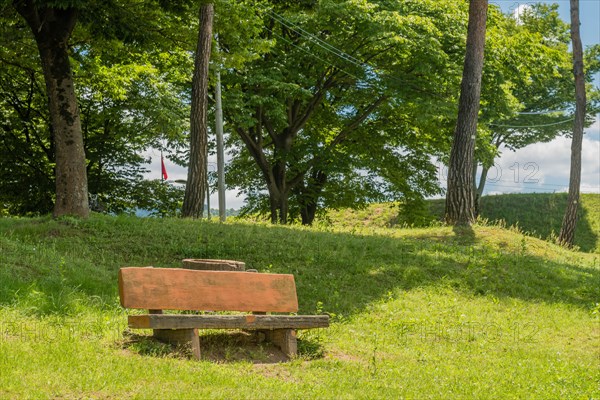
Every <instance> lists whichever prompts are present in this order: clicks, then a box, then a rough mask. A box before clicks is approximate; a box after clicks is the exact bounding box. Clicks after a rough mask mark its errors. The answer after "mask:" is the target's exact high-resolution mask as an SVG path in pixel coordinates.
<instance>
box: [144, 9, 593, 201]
mask: <svg viewBox="0 0 600 400" xmlns="http://www.w3.org/2000/svg"><path fill="white" fill-rule="evenodd" d="M490 3H491V4H496V5H498V6H499V7H500V8H501V9H502V11H504V12H507V13H508V12H514V11H515V10H517V9H519V7H523V6H525V5H527V4H534V3H538V2H535V1H529V2H523V1H521V2H518V1H514V0H492V1H490ZM541 3H557V4H558V5H559V13H560V16H561V18H562V19H563V20H564V21H566V22H569V20H570V16H569V0H559V1H542V2H541ZM579 3H580V5H579V7H580V19H581V28H580V29H581V39H582V41H583V45H584V47H585V46H589V45H593V44H598V43H600V23H599V21H600V0H579ZM595 81H596V85H600V73H599V74H598V76H597V78H596V80H595ZM147 156H149V157H150V158H151V160H152V161H151V164H150V165H149V169H150V171H151V172H150V173H149V174H147V176H146V177H147V178H148V179H159V178H160V176H161V168H160V153H159V151H158V150H152V151H150V152H149V153H148V154H147ZM570 158H571V140H570V139H568V138H564V137H560V138H557V139H555V140H553V141H551V142H548V143H536V144H533V145H529V146H527V147H524V148H522V149H519V150H517V151H514V152H513V151H511V150H508V149H502V148H501V156H500V157H499V158H498V159H496V164H495V167H494V168H492V169H491V170H490V172H489V175H488V179H487V182H486V185H485V187H486V188H485V194H488V195H494V194H503V193H553V192H566V191H567V190H568V187H569V170H570ZM165 165H166V169H167V172H168V174H169V181H171V180H178V179H186V178H187V171H186V169H185V168H182V167H179V166H177V165H175V164H173V163H171V162H170V161H169V160H167V159H166V158H165ZM581 165H582V174H581V192H582V193H600V115H597V116H596V121H595V122H594V124H593V125H592V126H590V127H589V128H587V129H586V130H585V135H584V139H583V151H582V162H581ZM215 169H216V159H215V158H214V157H213V158H211V159H209V171H213V170H215ZM446 173H447V171H446V169H445V167H443V166H442V165H439V174H438V175H439V178H440V184H441V186H442V187H445V182H444V178H445V177H446ZM217 204H218V198H217V194H216V193H214V194H213V195H212V196H211V198H210V205H211V208H217ZM243 204H244V198H243V197H242V196H239V195H238V192H237V191H235V190H228V191H227V192H226V208H235V209H239V208H240V207H241V206H242V205H243Z"/></svg>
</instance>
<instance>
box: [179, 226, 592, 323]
mask: <svg viewBox="0 0 600 400" xmlns="http://www.w3.org/2000/svg"><path fill="white" fill-rule="evenodd" d="M219 230H220V233H219V235H220V237H222V238H226V239H223V241H219V242H215V241H214V239H211V240H210V241H208V240H207V238H208V235H209V234H210V232H209V231H208V230H207V231H204V232H201V233H200V239H199V241H201V242H202V241H203V240H204V242H203V243H204V246H203V247H202V248H198V252H197V253H196V254H191V255H190V256H191V257H199V258H233V259H240V260H243V261H246V263H247V265H248V267H249V268H256V269H258V270H259V271H260V272H278V273H292V274H294V275H295V277H296V285H297V289H298V300H299V302H300V308H301V313H314V312H318V311H319V310H320V309H323V310H325V311H328V312H333V313H336V314H340V313H341V314H344V315H349V314H352V313H354V312H360V311H361V310H362V309H363V308H364V307H365V306H366V305H368V304H369V303H371V302H372V301H374V300H377V299H380V298H382V297H385V296H386V294H387V293H389V292H390V291H393V290H394V289H396V288H400V289H403V290H410V289H413V288H419V287H427V286H431V285H440V284H442V285H449V286H451V287H455V288H457V289H459V290H462V291H465V292H467V293H472V294H476V295H491V296H494V297H496V298H516V299H521V300H525V301H533V302H540V301H541V302H548V303H566V304H573V305H576V306H581V307H586V308H587V307H590V306H591V305H592V304H594V302H596V301H597V283H598V282H599V281H600V270H598V269H597V268H582V267H579V266H578V265H574V264H571V263H569V262H555V261H549V260H547V259H546V258H544V257H538V256H535V255H532V254H530V253H529V252H528V251H527V246H528V242H527V240H526V239H523V240H522V241H521V242H520V243H513V244H512V245H508V244H506V246H505V248H502V244H500V245H495V246H492V245H489V244H485V243H482V241H481V240H479V239H478V238H477V233H476V232H475V231H473V230H472V229H470V228H468V229H466V230H465V229H459V230H456V231H455V233H454V235H450V236H445V237H443V238H442V239H441V240H423V239H421V238H420V237H418V236H416V235H415V236H408V237H404V238H392V237H387V236H366V235H354V234H348V233H333V232H315V231H297V230H291V229H289V228H285V227H271V228H269V230H270V231H271V232H272V235H271V236H270V238H269V240H264V238H262V239H263V240H261V241H254V240H253V239H252V238H253V233H252V232H253V227H252V226H247V225H224V226H221V227H219ZM212 237H213V238H214V236H212ZM225 243H227V244H228V245H227V246H225ZM249 245H252V246H253V247H254V249H253V251H252V252H245V251H244V248H245V246H249ZM273 260H277V261H276V262H274V261H273ZM321 303H322V305H321Z"/></svg>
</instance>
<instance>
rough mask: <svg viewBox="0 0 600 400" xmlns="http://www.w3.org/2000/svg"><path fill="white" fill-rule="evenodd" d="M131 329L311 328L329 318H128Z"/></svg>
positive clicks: (138, 316)
mask: <svg viewBox="0 0 600 400" xmlns="http://www.w3.org/2000/svg"><path fill="white" fill-rule="evenodd" d="M128 318H129V320H128V321H129V327H130V328H132V329H191V328H198V329H251V330H255V329H264V330H271V329H311V328H326V327H328V326H329V316H328V315H189V314H183V315H181V314H147V315H130V316H129V317H128Z"/></svg>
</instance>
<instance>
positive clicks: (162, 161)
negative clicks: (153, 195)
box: [160, 154, 169, 181]
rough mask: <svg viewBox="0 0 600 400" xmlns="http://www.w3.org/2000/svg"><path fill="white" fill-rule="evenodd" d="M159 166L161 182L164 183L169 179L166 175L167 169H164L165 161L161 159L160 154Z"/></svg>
mask: <svg viewBox="0 0 600 400" xmlns="http://www.w3.org/2000/svg"><path fill="white" fill-rule="evenodd" d="M160 165H161V167H162V177H163V180H164V181H166V180H167V179H168V178H169V175H167V169H166V168H165V159H164V158H163V156H162V154H161V155H160Z"/></svg>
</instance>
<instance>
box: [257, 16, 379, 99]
mask: <svg viewBox="0 0 600 400" xmlns="http://www.w3.org/2000/svg"><path fill="white" fill-rule="evenodd" d="M265 28H266V29H267V30H268V31H269V32H271V33H272V34H273V35H275V36H277V37H278V38H279V39H281V40H283V41H284V42H286V43H288V44H290V45H292V46H294V47H296V48H297V49H299V50H301V51H303V52H304V53H306V54H308V55H310V56H312V57H314V58H316V59H317V60H319V61H321V62H322V63H324V64H325V65H326V66H329V67H332V68H336V69H338V70H339V71H341V72H343V73H344V74H346V75H348V76H351V77H353V78H354V79H356V80H357V81H363V82H364V83H365V84H366V85H367V86H369V87H371V88H372V89H378V90H381V88H379V87H377V86H374V85H373V84H371V83H369V82H368V81H365V80H363V79H362V78H359V77H358V76H356V75H354V74H352V73H350V72H348V71H346V70H344V69H342V68H340V67H338V66H336V65H333V64H331V63H330V62H329V61H327V60H325V59H323V58H321V57H319V56H317V55H316V54H314V53H312V52H310V51H309V50H307V49H305V48H302V47H301V46H298V45H297V44H295V43H294V42H292V41H291V40H288V39H286V38H285V37H283V36H282V35H280V34H278V33H276V32H274V31H273V30H272V29H270V28H268V27H265Z"/></svg>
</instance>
